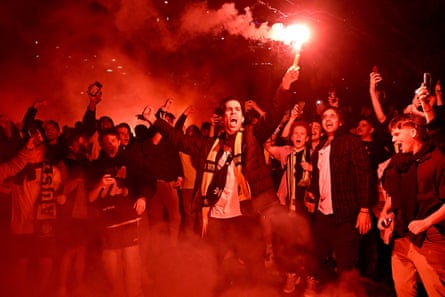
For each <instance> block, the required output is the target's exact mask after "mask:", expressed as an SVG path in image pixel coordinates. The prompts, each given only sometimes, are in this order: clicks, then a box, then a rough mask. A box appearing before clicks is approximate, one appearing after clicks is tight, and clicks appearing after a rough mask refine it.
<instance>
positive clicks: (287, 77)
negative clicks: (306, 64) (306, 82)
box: [281, 66, 300, 90]
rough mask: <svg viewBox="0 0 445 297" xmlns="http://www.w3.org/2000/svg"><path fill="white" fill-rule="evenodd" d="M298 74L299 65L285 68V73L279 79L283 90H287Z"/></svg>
mask: <svg viewBox="0 0 445 297" xmlns="http://www.w3.org/2000/svg"><path fill="white" fill-rule="evenodd" d="M299 76H300V67H298V66H297V67H295V66H291V67H289V68H288V69H287V71H286V73H285V74H284V76H283V79H282V80H281V87H282V88H283V89H285V90H289V89H290V86H291V85H292V83H293V82H295V81H297V80H298V78H299Z"/></svg>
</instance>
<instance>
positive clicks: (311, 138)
mask: <svg viewBox="0 0 445 297" xmlns="http://www.w3.org/2000/svg"><path fill="white" fill-rule="evenodd" d="M299 76H300V69H299V67H295V66H292V67H290V68H289V69H288V70H287V71H286V72H285V74H284V76H283V78H282V80H281V83H280V85H279V87H278V88H277V91H276V93H275V96H274V97H273V99H272V100H270V101H269V102H268V106H267V107H261V106H259V105H258V104H257V102H254V101H252V100H248V101H242V100H240V99H239V98H236V97H227V98H224V99H223V100H222V101H221V103H220V106H218V107H217V108H216V109H215V114H213V115H210V116H209V121H208V122H204V123H202V124H198V123H188V119H189V115H190V114H191V113H192V112H194V108H193V107H192V106H190V107H187V108H186V110H184V112H183V113H182V114H181V115H180V116H179V117H178V118H177V119H176V116H175V115H174V114H172V113H171V112H170V109H169V107H170V105H171V104H174V102H173V101H172V100H171V99H168V100H167V101H166V102H165V104H164V105H163V106H161V107H159V108H157V107H151V106H147V107H145V108H144V110H143V112H142V113H141V114H140V115H139V117H140V119H141V122H143V124H140V125H138V126H136V127H134V128H133V129H132V127H130V125H129V124H127V123H120V124H116V123H114V121H113V119H111V118H110V117H107V116H102V117H100V118H98V117H97V107H98V106H99V105H98V104H99V103H100V102H101V100H102V93H101V91H100V90H99V91H98V92H96V93H94V94H93V93H91V92H90V93H89V99H90V102H89V104H88V106H87V109H86V112H85V114H84V116H83V118H82V120H81V121H79V122H77V123H76V124H75V125H74V126H72V127H71V126H64V127H63V128H61V127H60V126H59V123H57V122H56V121H54V120H51V119H48V120H46V119H45V120H41V119H38V116H37V113H38V110H39V108H41V107H42V105H43V104H44V102H43V101H35V102H34V103H33V105H32V106H31V107H30V108H29V109H28V110H27V112H26V114H25V116H24V118H23V121H22V122H21V123H20V124H15V123H13V122H12V121H11V120H8V119H7V118H5V117H4V116H2V117H1V119H0V138H1V139H0V140H1V142H0V181H1V184H2V186H1V191H0V195H1V196H2V198H1V199H2V213H3V218H2V233H3V235H4V236H5V238H6V240H5V242H6V244H4V245H3V247H2V251H1V253H2V255H3V256H2V258H3V260H4V262H5V263H7V265H4V266H3V268H2V269H3V271H2V278H3V281H2V287H4V288H3V289H2V290H4V291H5V292H7V295H8V296H20V297H21V296H58V297H68V296H87V292H89V289H90V288H88V286H91V282H89V281H88V279H91V278H92V276H91V275H89V274H88V271H89V269H91V265H92V264H91V261H93V260H92V259H93V257H92V255H93V256H94V259H95V258H96V256H97V257H98V258H100V261H97V260H94V263H95V265H97V266H98V267H100V268H99V271H102V273H103V275H104V276H106V278H105V280H104V284H103V286H104V287H106V288H108V291H107V293H106V295H111V296H116V297H123V296H128V297H137V296H158V295H159V296H161V294H160V293H159V291H158V292H157V293H155V292H156V287H157V282H160V281H161V280H160V279H161V276H160V274H161V273H160V270H159V267H158V266H157V265H159V264H160V262H159V259H164V260H165V259H169V260H166V261H165V262H163V264H166V263H169V264H168V265H170V266H172V267H175V265H179V264H178V263H177V261H178V256H177V255H178V253H179V254H180V255H181V257H184V256H185V257H187V256H186V255H187V254H189V255H190V256H191V254H193V255H195V252H196V251H198V254H199V253H200V252H201V251H202V252H203V253H204V251H210V252H209V254H210V255H211V256H210V257H209V259H207V258H206V259H207V260H208V261H209V262H211V263H212V264H208V263H207V264H208V265H201V266H203V267H204V268H205V269H207V271H206V272H205V273H207V274H208V275H212V276H214V278H213V279H212V278H205V279H201V283H200V284H199V285H198V287H200V288H201V289H202V292H201V293H197V292H194V293H193V292H189V294H192V293H193V294H194V296H222V295H223V294H225V292H227V291H228V290H230V288H233V287H234V286H237V285H240V284H246V283H248V284H258V283H260V282H261V281H264V279H265V278H264V275H265V274H270V275H274V276H276V277H277V278H278V279H280V281H279V283H280V284H281V288H280V290H281V291H282V292H283V293H282V294H298V296H300V295H301V296H305V297H311V296H322V295H320V294H322V291H323V290H324V289H326V288H329V286H331V285H332V284H336V285H335V290H336V292H341V293H337V294H339V295H338V296H367V292H366V290H365V288H364V286H363V279H369V280H371V281H373V282H383V283H385V284H386V285H387V286H388V287H389V288H390V290H391V291H392V290H393V291H394V293H393V294H395V295H397V296H416V295H417V294H421V292H424V293H425V292H426V294H427V295H428V296H445V265H444V264H445V260H444V259H445V237H444V235H445V234H444V232H445V206H444V201H445V156H444V153H445V148H444V139H445V134H444V128H445V113H444V107H443V101H442V91H441V83H440V81H437V83H436V84H435V85H434V86H433V87H434V89H429V88H428V86H426V85H425V84H422V85H421V86H420V87H419V86H417V87H418V89H417V90H416V94H415V96H414V98H413V99H412V102H410V104H409V105H408V106H407V107H406V108H405V109H404V110H403V111H400V112H397V111H396V110H393V111H391V113H390V111H389V110H387V104H386V103H387V102H388V101H390V98H386V97H385V90H384V89H382V88H381V84H380V81H381V79H382V78H381V76H380V74H378V73H375V72H372V73H371V74H370V81H369V95H370V101H369V102H370V104H369V105H370V106H371V108H363V109H362V110H361V112H360V113H359V114H358V115H356V116H353V115H351V114H348V113H347V110H345V108H344V107H343V106H342V102H341V100H340V99H339V98H338V97H337V96H336V93H335V91H333V90H330V91H329V93H328V96H327V100H325V101H324V102H317V103H316V107H315V108H314V109H313V112H309V111H307V110H309V108H307V106H308V103H307V102H304V101H297V102H296V103H295V99H294V97H293V92H292V91H291V89H292V87H293V85H294V82H295V81H297V80H298V78H299ZM186 123H187V125H186ZM133 132H134V133H133ZM6 219H7V220H8V221H7V222H6ZM185 246H187V247H190V246H191V247H192V250H193V251H194V252H193V253H192V252H185V253H182V254H181V253H180V251H184V249H185ZM197 258H199V257H197ZM201 258H204V256H201ZM201 261H202V259H199V260H198V261H197V263H195V264H193V263H189V265H188V267H187V269H190V270H189V271H192V270H195V269H196V270H199V267H194V265H199V264H198V263H201V264H202V262H201ZM228 263H231V265H232V268H230V267H229V268H228ZM234 265H235V266H236V267H240V268H242V269H238V270H235V269H233V266H234ZM203 267H201V268H203ZM96 269H97V267H96ZM240 270H241V272H240ZM90 273H91V271H90ZM184 281H185V280H184ZM6 284H8V285H6ZM24 284H25V285H24ZM169 286H171V287H174V286H180V287H184V286H183V285H181V284H178V283H176V284H175V283H172V284H169ZM171 287H170V289H171ZM185 287H186V286H185ZM204 287H205V288H208V291H205V290H204ZM331 288H332V287H331ZM335 290H334V291H335ZM294 292H295V293H294ZM182 293H183V294H182V295H183V296H188V295H187V294H188V293H186V292H182ZM172 296H173V295H172ZM190 296H191V295H190Z"/></svg>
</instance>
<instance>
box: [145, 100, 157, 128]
mask: <svg viewBox="0 0 445 297" xmlns="http://www.w3.org/2000/svg"><path fill="white" fill-rule="evenodd" d="M142 117H143V118H144V120H146V121H147V122H149V123H150V124H153V123H154V122H155V121H156V114H155V111H154V109H153V107H151V106H150V105H147V106H145V107H144V110H143V111H142Z"/></svg>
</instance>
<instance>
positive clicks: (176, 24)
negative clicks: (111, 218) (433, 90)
mask: <svg viewBox="0 0 445 297" xmlns="http://www.w3.org/2000/svg"><path fill="white" fill-rule="evenodd" d="M246 7H248V9H247V10H246V9H245V8H246ZM444 12H445V1H441V0H430V1H421V0H404V1H402V0H393V1H389V0H374V1H362V0H336V1H332V0H312V1H306V0H304V1H297V0H280V1H278V0H270V1H261V0H259V1H236V2H234V3H232V4H229V2H224V1H208V2H204V1H179V0H176V1H175V0H166V1H160V0H155V1H141V0H108V1H106V0H102V1H88V0H57V1H55V0H46V1H45V0H42V1H29V0H27V1H25V0H16V1H9V0H3V1H2V2H1V3H0V36H1V39H2V43H1V44H2V45H1V47H0V64H1V71H0V74H1V79H0V84H1V86H0V89H1V91H2V95H1V96H2V99H1V102H0V113H1V114H5V115H6V116H8V117H9V118H11V119H13V120H14V121H20V120H21V118H22V116H23V114H24V112H25V111H26V108H27V107H29V106H30V105H31V104H32V102H33V101H34V100H36V99H45V100H47V102H48V105H47V106H46V107H42V108H41V109H40V110H39V113H38V118H40V119H54V120H57V121H59V122H60V123H61V124H62V125H63V124H68V125H72V124H74V122H75V121H77V120H79V119H81V117H82V115H83V113H84V110H85V108H86V106H87V103H88V98H87V96H86V95H85V93H84V91H85V90H86V88H87V86H88V85H89V84H90V83H92V82H94V81H96V80H97V81H100V82H102V83H103V84H104V89H103V98H104V100H103V102H101V103H100V105H99V106H98V116H101V115H109V116H111V117H112V118H113V119H114V120H115V121H116V123H119V122H122V121H126V122H128V123H130V125H132V126H133V125H135V124H136V123H137V121H136V117H135V115H136V114H137V113H140V112H141V111H142V109H143V108H144V106H145V105H147V104H150V105H153V106H155V107H157V106H159V105H160V104H162V103H163V102H164V100H165V99H166V98H168V97H172V98H174V105H173V107H172V111H173V112H174V113H175V114H176V115H179V114H180V113H181V112H182V111H183V110H184V109H185V107H186V106H187V105H190V104H192V105H194V106H195V108H196V110H197V111H196V113H195V114H194V115H192V117H191V122H200V121H203V120H207V119H208V117H209V116H210V114H211V111H212V110H213V107H214V106H215V104H216V102H218V101H219V99H221V98H222V97H225V96H228V95H235V96H239V97H240V98H242V99H254V100H256V101H257V102H258V103H259V104H260V105H261V106H263V107H267V100H268V99H269V98H270V97H271V96H272V95H273V91H274V89H275V88H276V86H277V85H278V82H279V80H280V78H281V76H282V74H283V73H284V71H285V70H286V68H287V67H289V66H290V65H291V63H292V59H293V55H294V52H293V50H292V48H290V47H289V46H287V45H284V44H282V43H281V42H276V41H275V42H273V41H270V40H267V38H256V37H255V36H256V35H255V34H254V33H255V31H256V29H258V28H260V26H261V25H262V26H263V28H264V27H266V28H267V27H268V26H270V25H272V24H273V23H276V22H280V23H283V24H285V25H288V24H292V23H306V24H308V25H309V26H310V27H311V30H312V36H311V40H310V41H309V42H308V43H307V44H305V46H304V48H303V52H302V56H301V62H300V66H301V69H302V70H301V79H300V81H299V82H298V83H297V84H296V85H295V97H296V99H303V100H305V101H307V102H309V103H311V102H313V101H314V100H315V99H316V98H325V97H326V94H327V90H328V88H329V87H330V86H331V85H333V86H334V87H335V88H336V89H337V93H338V94H339V96H340V99H342V100H343V101H344V102H345V104H350V105H353V106H354V107H356V106H359V105H360V104H362V103H369V98H368V95H367V90H368V77H369V72H370V71H371V69H372V66H373V65H377V66H378V69H379V72H381V73H382V75H383V78H384V82H385V87H386V89H387V93H388V97H389V99H390V100H392V101H393V102H395V103H396V104H397V105H399V106H401V105H406V104H407V103H408V102H409V101H410V99H411V94H412V92H413V91H414V89H416V88H417V87H418V86H419V84H420V82H421V79H422V73H423V72H431V73H432V74H433V79H434V80H436V79H437V78H438V77H439V76H440V75H441V73H442V72H443V70H444V69H445V67H444V65H445V63H444V56H445V46H444V45H443V44H444V43H445V42H444V40H445V26H444V23H445V20H444V19H445V18H444V16H445V13H444ZM266 23H267V24H266Z"/></svg>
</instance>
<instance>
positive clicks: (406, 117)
mask: <svg viewBox="0 0 445 297" xmlns="http://www.w3.org/2000/svg"><path fill="white" fill-rule="evenodd" d="M403 128H414V129H416V132H417V137H416V138H417V139H419V140H420V141H421V142H424V141H426V140H427V139H428V133H427V131H426V120H425V118H424V117H421V116H419V115H416V114H412V113H403V114H401V115H398V116H396V117H395V118H393V119H392V120H391V122H389V131H390V132H391V131H392V130H393V129H403Z"/></svg>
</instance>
